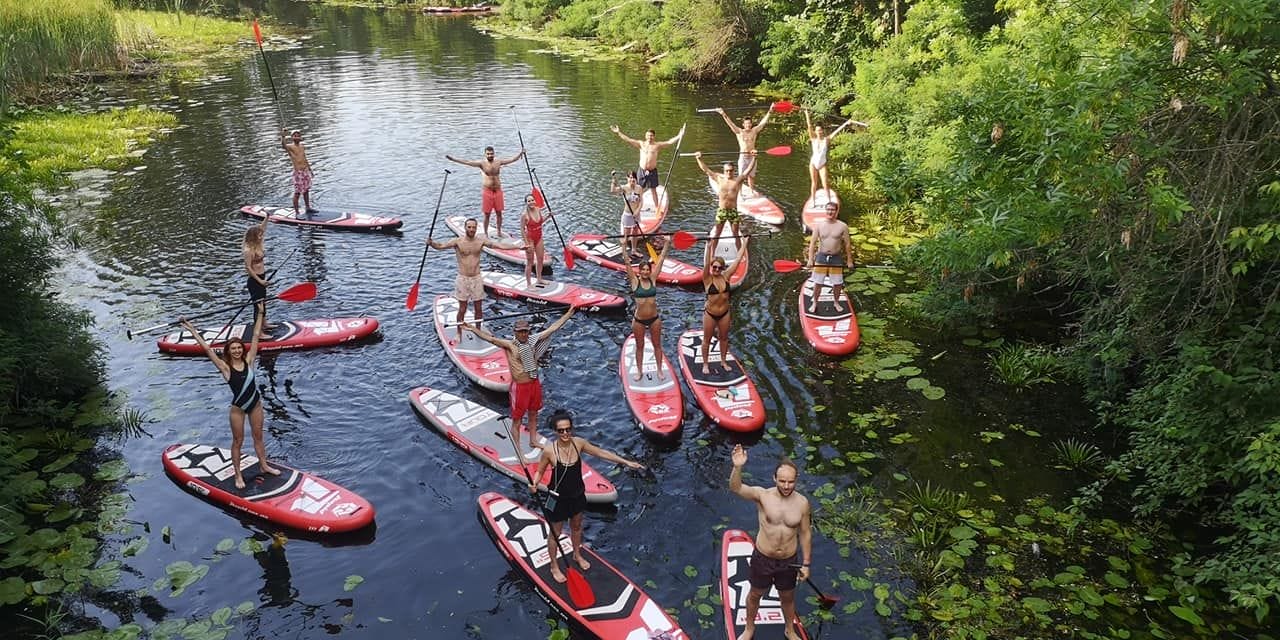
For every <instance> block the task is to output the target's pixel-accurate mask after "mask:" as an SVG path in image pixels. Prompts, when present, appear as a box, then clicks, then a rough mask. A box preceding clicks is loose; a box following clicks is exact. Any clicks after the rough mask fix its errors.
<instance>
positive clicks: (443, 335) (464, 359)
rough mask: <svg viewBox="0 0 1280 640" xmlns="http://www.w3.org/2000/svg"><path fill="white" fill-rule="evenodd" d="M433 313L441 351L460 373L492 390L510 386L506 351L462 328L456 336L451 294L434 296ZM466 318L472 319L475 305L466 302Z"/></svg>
mask: <svg viewBox="0 0 1280 640" xmlns="http://www.w3.org/2000/svg"><path fill="white" fill-rule="evenodd" d="M433 307H434V312H433V315H434V316H435V322H436V335H437V336H439V337H440V344H442V345H444V352H445V353H447V354H449V359H450V360H452V361H453V363H454V364H456V365H458V368H459V369H461V370H462V374H463V375H465V376H466V377H468V378H470V379H471V381H472V382H474V383H476V384H478V385H480V386H482V387H484V388H486V389H491V390H493V391H507V390H509V389H510V388H511V370H510V368H509V367H508V366H507V355H506V354H505V353H503V351H502V349H499V348H498V347H496V346H494V345H492V344H489V343H488V342H485V341H484V340H481V339H480V338H477V337H476V334H474V333H472V332H470V331H467V330H465V329H463V330H462V339H461V340H459V339H458V329H459V327H457V326H447V325H452V324H453V323H455V322H457V321H458V300H457V298H454V297H452V296H436V301H435V305H433ZM463 320H465V321H466V322H475V321H476V317H475V306H474V305H471V304H468V305H467V311H466V315H465V316H463Z"/></svg>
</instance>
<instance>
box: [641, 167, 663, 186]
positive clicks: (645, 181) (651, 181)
mask: <svg viewBox="0 0 1280 640" xmlns="http://www.w3.org/2000/svg"><path fill="white" fill-rule="evenodd" d="M636 181H637V182H638V183H640V186H641V187H644V188H645V189H656V188H657V187H658V170H657V169H654V170H652V171H650V170H649V169H641V170H640V176H639V177H638V178H637V180H636Z"/></svg>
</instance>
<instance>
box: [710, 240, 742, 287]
mask: <svg viewBox="0 0 1280 640" xmlns="http://www.w3.org/2000/svg"><path fill="white" fill-rule="evenodd" d="M715 232H716V226H715V225H714V224H713V225H711V228H710V229H709V230H707V236H708V237H710V236H713V235H715ZM737 240H742V241H743V242H746V241H747V239H746V238H734V237H733V227H732V226H730V225H729V224H725V225H724V227H722V228H721V229H720V242H718V243H717V244H716V255H715V256H712V257H713V258H714V257H717V256H718V257H721V258H724V262H725V265H727V266H730V267H732V271H730V272H729V273H728V274H726V275H727V276H728V278H729V288H730V289H737V288H738V287H740V286H742V281H743V280H746V279H747V270H748V269H749V268H750V267H751V260H750V257H751V249H750V245H747V247H748V248H747V251H746V252H745V253H743V254H742V262H739V263H737V264H734V262H733V260H734V258H737V257H738V245H736V244H734V242H735V241H737Z"/></svg>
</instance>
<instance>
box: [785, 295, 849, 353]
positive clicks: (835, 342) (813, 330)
mask: <svg viewBox="0 0 1280 640" xmlns="http://www.w3.org/2000/svg"><path fill="white" fill-rule="evenodd" d="M834 291H835V290H834V289H832V288H831V287H828V286H823V287H822V296H821V297H820V298H818V304H817V305H816V306H815V307H814V308H815V311H813V312H812V313H811V312H810V311H809V305H810V304H812V303H813V283H812V282H810V281H808V280H805V281H804V284H803V285H801V286H800V329H801V330H802V331H803V332H804V338H805V340H808V341H809V344H811V345H813V348H814V349H817V350H818V351H819V352H821V353H825V354H827V355H831V356H843V355H848V354H850V353H853V352H854V351H856V350H857V349H858V344H859V342H860V341H861V339H862V337H861V333H860V332H859V331H858V317H857V316H856V315H854V312H853V301H852V300H850V299H849V293H848V292H846V291H843V290H841V292H840V293H841V299H840V307H839V308H836V304H835V303H836V297H835V295H834Z"/></svg>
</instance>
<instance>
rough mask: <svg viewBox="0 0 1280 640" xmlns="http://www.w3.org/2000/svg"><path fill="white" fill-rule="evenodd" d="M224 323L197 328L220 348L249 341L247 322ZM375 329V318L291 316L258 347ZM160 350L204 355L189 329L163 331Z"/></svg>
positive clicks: (327, 342) (348, 337)
mask: <svg viewBox="0 0 1280 640" xmlns="http://www.w3.org/2000/svg"><path fill="white" fill-rule="evenodd" d="M224 328H225V327H205V328H203V329H200V334H201V335H202V336H204V339H205V341H206V342H208V343H209V346H211V347H213V348H214V349H220V348H222V345H224V344H226V341H227V340H230V339H231V338H240V339H241V340H244V342H245V344H248V343H249V342H250V340H249V338H250V337H251V336H252V333H251V332H252V330H253V329H252V327H250V326H249V325H247V324H236V325H232V326H231V327H230V328H229V329H226V330H225V331H224ZM377 330H378V319H377V318H321V319H315V320H290V321H287V322H281V323H279V324H277V325H276V327H275V328H274V329H271V330H270V331H267V335H268V338H267V339H266V340H259V341H258V351H280V350H282V349H311V348H314V347H329V346H333V345H335V344H342V343H344V342H350V341H352V340H359V339H361V338H367V337H369V336H370V335H372V334H373V332H374V331H377ZM156 346H158V347H160V350H161V351H164V352H166V353H173V354H177V355H182V356H200V355H204V350H203V349H201V348H200V344H199V343H197V342H196V338H195V336H193V335H191V333H190V332H188V331H178V332H175V333H170V334H166V335H164V336H161V337H160V339H159V340H156Z"/></svg>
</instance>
